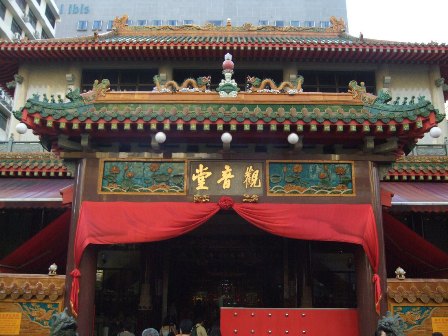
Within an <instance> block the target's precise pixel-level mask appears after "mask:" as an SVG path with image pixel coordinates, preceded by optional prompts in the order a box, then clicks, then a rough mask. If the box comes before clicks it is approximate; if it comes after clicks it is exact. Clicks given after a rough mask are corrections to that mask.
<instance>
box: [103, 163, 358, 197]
mask: <svg viewBox="0 0 448 336" xmlns="http://www.w3.org/2000/svg"><path fill="white" fill-rule="evenodd" d="M99 168H100V176H99V180H98V193H100V194H133V195H136V194H140V195H148V194H151V195H179V196H181V195H195V196H206V195H208V196H210V195H216V196H221V195H230V196H242V195H249V196H250V195H253V196H263V195H267V196H296V197H297V196H321V197H322V196H355V195H356V193H355V172H354V162H352V161H345V162H343V161H303V160H302V161H296V160H294V161H289V160H286V161H283V160H269V161H250V160H246V161H241V160H197V159H195V160H157V159H153V160H148V159H134V160H123V159H102V160H100V166H99ZM201 201H205V199H202V200H201ZM248 201H254V202H255V201H257V200H256V199H255V198H254V199H251V200H249V199H248V200H246V202H248Z"/></svg>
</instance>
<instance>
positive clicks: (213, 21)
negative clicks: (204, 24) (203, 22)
mask: <svg viewBox="0 0 448 336" xmlns="http://www.w3.org/2000/svg"><path fill="white" fill-rule="evenodd" d="M208 23H211V24H212V25H214V26H217V27H221V26H222V20H208Z"/></svg>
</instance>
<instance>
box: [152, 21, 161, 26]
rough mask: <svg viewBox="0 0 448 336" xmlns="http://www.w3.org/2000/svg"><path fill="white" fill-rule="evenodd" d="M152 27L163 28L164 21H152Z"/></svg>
mask: <svg viewBox="0 0 448 336" xmlns="http://www.w3.org/2000/svg"><path fill="white" fill-rule="evenodd" d="M152 25H153V26H161V25H162V20H152Z"/></svg>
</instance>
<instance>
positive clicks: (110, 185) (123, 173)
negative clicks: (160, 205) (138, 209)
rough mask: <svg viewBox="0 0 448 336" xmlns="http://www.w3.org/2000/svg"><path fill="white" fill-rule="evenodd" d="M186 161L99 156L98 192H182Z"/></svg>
mask: <svg viewBox="0 0 448 336" xmlns="http://www.w3.org/2000/svg"><path fill="white" fill-rule="evenodd" d="M186 167H187V164H186V161H174V160H101V161H100V178H99V185H98V193H100V194H111V193H113V194H152V195H185V194H186V191H187V185H186V179H185V175H186Z"/></svg>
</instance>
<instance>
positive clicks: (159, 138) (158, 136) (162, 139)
mask: <svg viewBox="0 0 448 336" xmlns="http://www.w3.org/2000/svg"><path fill="white" fill-rule="evenodd" d="M155 139H156V142H157V143H159V144H162V143H164V142H165V141H166V134H165V133H163V132H157V133H156V135H155Z"/></svg>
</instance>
